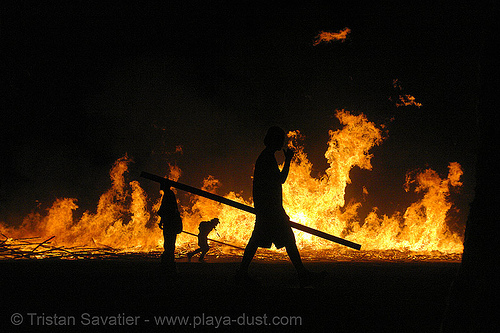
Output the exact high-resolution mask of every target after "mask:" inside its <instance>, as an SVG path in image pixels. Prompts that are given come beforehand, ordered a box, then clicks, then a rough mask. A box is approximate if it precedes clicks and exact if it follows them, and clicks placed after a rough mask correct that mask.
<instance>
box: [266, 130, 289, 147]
mask: <svg viewBox="0 0 500 333" xmlns="http://www.w3.org/2000/svg"><path fill="white" fill-rule="evenodd" d="M284 143H285V131H283V130H282V129H281V128H280V127H278V126H272V127H270V128H269V129H268V130H267V134H266V137H265V138H264V144H265V145H266V147H268V148H270V149H273V150H280V149H281V148H282V147H283V144H284Z"/></svg>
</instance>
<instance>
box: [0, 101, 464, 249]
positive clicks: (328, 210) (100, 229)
mask: <svg viewBox="0 0 500 333" xmlns="http://www.w3.org/2000/svg"><path fill="white" fill-rule="evenodd" d="M336 116H337V118H338V120H339V121H340V123H341V125H342V128H340V129H338V130H336V131H330V132H329V137H330V138H329V141H328V144H327V149H326V152H325V157H326V159H327V161H328V164H329V167H328V168H327V169H326V170H325V172H324V174H323V175H322V176H320V177H313V176H312V175H311V171H312V163H311V162H310V161H309V160H308V157H307V154H306V152H305V151H304V147H303V146H302V145H301V144H300V142H301V141H302V140H304V136H303V135H302V134H301V133H300V132H299V131H291V132H289V133H288V138H289V146H290V147H292V148H294V149H295V150H296V155H295V157H294V159H293V161H292V164H291V167H290V173H289V176H288V179H287V181H286V183H285V184H284V185H283V202H284V207H285V210H286V211H287V213H288V214H289V216H290V218H291V219H292V220H293V221H295V222H298V223H302V224H304V225H307V226H310V227H313V228H316V229H319V230H322V231H325V232H328V233H331V234H334V235H337V236H341V237H345V238H347V239H349V240H351V241H355V242H357V243H360V244H362V246H363V249H364V250H373V251H379V250H398V251H418V252H432V251H439V252H441V253H451V254H453V253H461V252H462V250H463V246H462V241H461V237H460V236H459V235H458V234H457V233H454V232H452V231H451V230H450V228H449V227H448V225H447V213H448V211H449V210H450V208H451V207H452V203H451V202H450V201H449V195H450V191H451V190H452V189H454V188H457V187H460V186H461V185H462V183H461V182H460V178H461V176H462V174H463V171H462V169H461V166H460V164H458V163H456V162H452V163H450V164H449V173H448V176H447V177H446V178H441V177H440V176H439V175H438V173H437V172H435V171H433V170H432V169H426V170H424V171H421V172H417V171H412V172H408V173H407V176H406V183H405V190H406V191H410V190H412V189H413V191H415V192H416V193H421V194H422V195H423V197H422V198H421V199H420V200H418V201H417V202H415V203H413V204H411V205H410V206H409V207H408V208H407V209H406V210H405V211H404V212H403V213H401V212H395V213H394V214H393V215H392V216H390V217H389V216H386V215H382V216H380V215H379V214H378V210H377V208H376V207H374V208H373V209H372V211H371V212H370V213H369V214H368V216H367V217H366V218H365V219H364V220H363V221H361V220H360V218H359V216H358V213H357V211H358V209H359V208H360V207H361V205H362V203H361V202H358V201H356V200H354V199H351V200H350V201H349V202H347V203H346V198H345V189H346V186H347V184H349V183H350V182H351V179H350V177H349V173H350V170H351V169H352V168H353V167H359V168H361V169H366V170H371V169H372V165H371V158H372V156H373V155H372V154H371V153H370V150H371V149H372V148H373V147H374V146H377V145H380V144H381V143H382V141H383V140H384V132H383V130H382V129H381V127H377V125H375V124H374V123H372V122H370V121H368V119H367V118H366V116H365V115H363V114H359V115H354V114H352V113H350V112H348V111H344V110H338V111H337V112H336ZM130 163H132V160H131V159H130V158H128V157H127V156H124V157H122V158H120V159H118V160H117V161H116V162H115V163H114V165H113V167H112V168H111V171H110V179H111V188H110V189H109V190H107V191H106V192H105V193H104V194H103V195H102V196H101V198H100V200H99V203H98V205H97V208H96V212H94V213H93V212H88V211H87V212H84V213H83V215H82V217H81V218H80V219H79V220H76V219H75V218H74V214H73V213H74V211H75V210H77V209H78V205H77V204H76V202H77V200H76V199H73V198H61V199H57V200H55V202H54V203H53V205H52V206H51V207H50V208H49V209H48V211H47V213H46V214H45V215H43V214H40V213H33V214H30V215H29V216H27V217H26V218H25V219H24V221H23V223H22V225H21V226H20V227H18V228H13V227H8V226H6V225H5V224H3V223H0V232H1V233H2V234H4V235H8V237H12V238H21V237H32V236H39V237H42V238H43V237H46V238H49V237H52V236H55V238H54V242H55V243H56V244H57V245H61V246H88V245H97V246H110V247H113V248H116V249H121V250H124V251H150V250H161V247H162V245H163V238H162V233H161V230H160V229H159V228H158V227H157V223H156V222H157V221H158V217H157V216H156V214H155V212H156V211H157V210H158V208H159V204H160V200H157V201H155V202H152V203H151V205H148V200H149V199H148V198H147V196H146V193H145V192H144V190H143V189H142V188H141V186H140V183H139V182H138V181H136V180H133V181H127V180H126V178H127V176H126V174H127V171H128V166H129V164H130ZM168 176H169V177H170V178H171V179H173V180H177V179H178V178H179V177H181V170H180V168H179V167H177V166H175V165H170V174H169V175H168ZM219 187H220V181H219V180H217V179H215V178H214V177H212V176H208V177H206V178H205V180H204V183H203V187H202V188H203V189H204V190H206V191H210V192H214V193H215V192H216V191H217V189H218V188H219ZM363 195H364V196H367V195H369V193H368V190H367V189H366V188H365V187H363ZM225 197H227V198H229V199H231V200H235V201H238V202H241V203H244V204H247V205H252V202H251V201H246V200H244V199H243V197H242V195H241V194H239V193H236V192H230V193H228V194H226V195H225ZM149 206H152V207H153V208H152V209H150V208H148V207H149ZM180 210H181V214H182V218H183V223H184V230H186V231H191V232H196V228H197V225H198V223H199V222H201V221H203V220H209V219H212V218H214V217H218V218H219V219H220V221H221V223H220V225H219V227H218V231H219V233H220V235H221V237H222V239H221V240H223V241H224V242H227V243H233V244H235V245H240V246H244V245H245V244H246V242H247V240H248V239H249V237H250V235H251V232H252V230H253V224H254V221H255V216H254V215H252V214H250V213H246V212H243V211H239V210H237V209H235V208H232V207H229V206H225V205H222V204H220V203H217V202H214V201H211V200H209V199H206V198H203V197H197V196H194V195H193V196H191V197H190V203H189V205H187V206H181V207H180ZM296 237H297V244H298V246H299V248H301V249H310V250H314V251H321V250H326V249H330V248H336V245H335V244H333V243H331V242H328V241H325V240H323V239H319V238H316V237H314V236H311V235H309V234H306V233H303V232H299V231H296ZM194 241H195V239H193V237H192V236H189V235H186V234H181V235H180V236H179V237H178V245H179V246H180V247H183V246H190V245H191V244H193V243H195V242H194Z"/></svg>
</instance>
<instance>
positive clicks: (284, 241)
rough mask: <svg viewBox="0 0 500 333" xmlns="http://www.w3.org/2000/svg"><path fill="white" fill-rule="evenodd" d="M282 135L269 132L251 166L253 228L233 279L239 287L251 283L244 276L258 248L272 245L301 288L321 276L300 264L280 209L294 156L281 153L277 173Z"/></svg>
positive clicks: (276, 129) (275, 130)
mask: <svg viewBox="0 0 500 333" xmlns="http://www.w3.org/2000/svg"><path fill="white" fill-rule="evenodd" d="M284 142H285V132H284V131H283V130H282V129H281V128H280V127H277V126H273V127H271V128H269V130H268V131H267V134H266V137H265V138H264V144H265V146H266V148H265V149H264V150H263V151H262V153H261V154H260V155H259V157H258V159H257V162H256V163H255V170H254V177H253V201H254V207H255V211H256V221H255V227H254V230H253V233H252V236H251V237H250V240H249V241H248V244H247V247H246V248H245V252H244V254H243V259H242V261H241V265H240V269H239V270H238V273H237V275H236V280H237V282H239V283H247V282H250V283H251V281H252V279H251V278H250V277H249V276H248V267H249V265H250V263H251V261H252V259H253V257H254V255H255V253H256V252H257V249H258V248H259V247H265V248H270V247H271V245H272V244H273V243H274V245H275V246H276V248H278V249H279V248H282V247H283V246H284V247H285V248H286V251H287V254H288V256H289V258H290V260H291V261H292V263H293V265H294V267H295V269H296V270H297V274H298V276H299V281H300V285H301V287H306V286H309V285H311V284H312V283H313V282H314V281H316V280H317V279H319V278H321V277H323V276H324V274H323V273H322V274H317V273H311V272H309V271H308V270H307V269H306V268H305V267H304V265H303V264H302V259H301V258H300V254H299V250H298V249H297V245H296V243H295V236H294V234H293V231H292V228H291V226H290V218H289V217H288V215H287V214H286V212H285V209H284V208H283V190H282V187H281V185H282V184H283V183H284V182H285V180H286V178H287V176H288V172H289V170H290V162H291V160H292V158H293V156H294V151H293V150H292V149H284V150H283V152H284V154H285V165H284V166H283V169H282V170H281V171H280V169H279V167H278V163H277V162H276V158H275V156H274V154H275V153H276V152H277V151H279V150H281V149H282V148H283V145H284Z"/></svg>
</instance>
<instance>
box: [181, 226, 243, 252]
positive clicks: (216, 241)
mask: <svg viewBox="0 0 500 333" xmlns="http://www.w3.org/2000/svg"><path fill="white" fill-rule="evenodd" d="M182 232H183V233H185V234H188V235H191V236H195V237H198V235H197V234H193V233H192V232H189V231H186V230H182ZM207 239H208V240H209V241H211V242H215V243H219V244H222V245H226V246H231V247H234V248H236V249H240V250H243V251H244V250H245V248H243V247H239V246H236V245H233V244H229V243H224V242H221V241H218V240H215V239H211V238H207Z"/></svg>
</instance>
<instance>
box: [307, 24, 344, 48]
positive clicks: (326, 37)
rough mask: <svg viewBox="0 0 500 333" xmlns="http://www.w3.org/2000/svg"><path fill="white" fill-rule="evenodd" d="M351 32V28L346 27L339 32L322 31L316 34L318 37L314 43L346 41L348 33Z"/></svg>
mask: <svg viewBox="0 0 500 333" xmlns="http://www.w3.org/2000/svg"><path fill="white" fill-rule="evenodd" d="M350 33H351V29H349V28H344V29H342V30H339V31H337V32H329V31H320V32H319V34H318V35H317V36H316V39H315V40H314V42H313V45H314V46H316V45H319V44H320V43H330V42H333V41H337V40H338V41H341V42H344V41H345V40H346V38H347V35H349V34H350Z"/></svg>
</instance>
